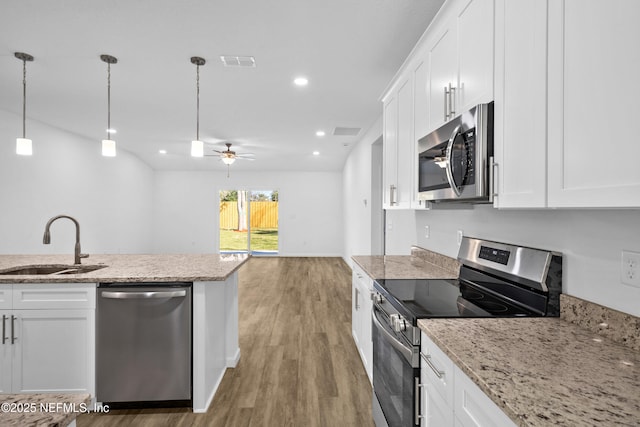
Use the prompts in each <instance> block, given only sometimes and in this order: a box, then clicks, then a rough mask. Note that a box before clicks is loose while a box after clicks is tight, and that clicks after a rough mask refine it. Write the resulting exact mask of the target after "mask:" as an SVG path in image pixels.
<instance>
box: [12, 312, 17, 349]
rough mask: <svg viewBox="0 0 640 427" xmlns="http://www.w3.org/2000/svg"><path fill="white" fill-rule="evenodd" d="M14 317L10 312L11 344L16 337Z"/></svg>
mask: <svg viewBox="0 0 640 427" xmlns="http://www.w3.org/2000/svg"><path fill="white" fill-rule="evenodd" d="M16 319H17V317H16V316H14V315H13V314H12V315H11V344H15V342H16V339H17V337H16V327H15V324H16Z"/></svg>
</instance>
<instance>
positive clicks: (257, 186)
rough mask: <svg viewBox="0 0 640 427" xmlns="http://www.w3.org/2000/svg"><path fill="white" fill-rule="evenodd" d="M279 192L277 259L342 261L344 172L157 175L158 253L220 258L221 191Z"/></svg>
mask: <svg viewBox="0 0 640 427" xmlns="http://www.w3.org/2000/svg"><path fill="white" fill-rule="evenodd" d="M236 189H238V190H278V191H279V214H278V215H279V232H278V246H279V255H282V256H340V255H342V245H343V237H342V233H343V225H342V174H341V173H340V172H297V171H296V172H244V173H242V172H239V171H234V170H233V167H232V169H231V176H230V177H229V178H227V174H226V172H188V171H158V172H156V174H155V191H154V200H155V202H154V206H155V215H154V236H153V245H154V250H155V251H156V252H159V253H162V252H164V253H178V252H181V253H198V252H209V253H210V252H217V251H218V247H219V233H218V219H219V191H220V190H236Z"/></svg>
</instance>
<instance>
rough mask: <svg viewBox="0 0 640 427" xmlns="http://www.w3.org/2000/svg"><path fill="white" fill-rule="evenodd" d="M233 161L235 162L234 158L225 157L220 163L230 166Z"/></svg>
mask: <svg viewBox="0 0 640 427" xmlns="http://www.w3.org/2000/svg"><path fill="white" fill-rule="evenodd" d="M235 161H236V158H235V157H227V156H223V157H222V163H224V164H225V165H232V164H233V163H234V162H235Z"/></svg>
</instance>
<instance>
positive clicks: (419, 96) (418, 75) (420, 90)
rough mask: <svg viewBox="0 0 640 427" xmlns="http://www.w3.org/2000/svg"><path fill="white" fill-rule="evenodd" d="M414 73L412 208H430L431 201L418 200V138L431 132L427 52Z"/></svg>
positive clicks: (413, 66)
mask: <svg viewBox="0 0 640 427" xmlns="http://www.w3.org/2000/svg"><path fill="white" fill-rule="evenodd" d="M411 72H412V74H413V137H414V143H413V144H412V147H410V149H411V150H412V154H413V160H412V165H411V168H410V169H411V173H412V177H411V183H412V194H411V208H412V209H428V208H430V205H429V202H427V201H426V200H418V190H419V188H418V172H419V171H418V154H419V153H418V143H417V141H418V139H420V138H422V137H423V136H425V135H426V134H427V133H428V132H429V117H428V114H429V108H428V106H429V97H428V95H427V91H428V88H429V58H428V56H427V55H426V54H423V55H420V56H417V57H416V61H415V62H414V63H413V65H412V66H411Z"/></svg>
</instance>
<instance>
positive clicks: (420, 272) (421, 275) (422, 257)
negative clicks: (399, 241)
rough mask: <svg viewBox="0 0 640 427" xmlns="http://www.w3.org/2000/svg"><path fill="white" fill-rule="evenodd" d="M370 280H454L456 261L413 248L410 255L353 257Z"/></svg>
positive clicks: (457, 268) (458, 267)
mask: <svg viewBox="0 0 640 427" xmlns="http://www.w3.org/2000/svg"><path fill="white" fill-rule="evenodd" d="M351 259H353V261H354V262H355V263H356V264H358V265H359V266H360V267H361V268H362V269H363V270H364V272H365V273H367V274H368V275H369V276H370V277H371V278H372V279H456V278H457V277H458V273H459V270H460V264H459V263H458V261H457V260H455V259H453V258H449V257H447V256H444V255H441V254H438V253H436V252H431V251H429V250H427V249H423V248H419V247H417V246H414V247H413V248H412V249H411V255H372V256H365V255H360V256H353V257H351Z"/></svg>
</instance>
